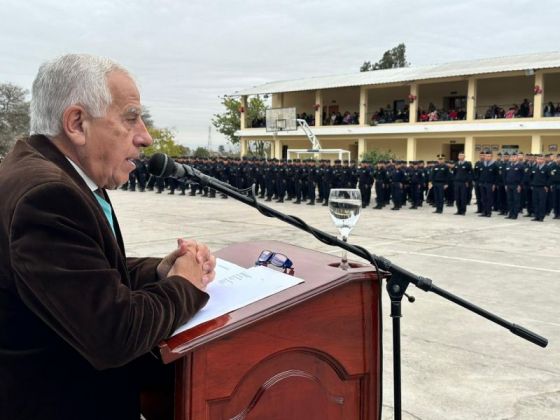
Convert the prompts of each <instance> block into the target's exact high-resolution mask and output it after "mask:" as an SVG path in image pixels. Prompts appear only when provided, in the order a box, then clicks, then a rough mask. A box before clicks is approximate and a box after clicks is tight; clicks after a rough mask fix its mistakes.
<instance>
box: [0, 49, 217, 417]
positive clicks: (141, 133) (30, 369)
mask: <svg viewBox="0 0 560 420" xmlns="http://www.w3.org/2000/svg"><path fill="white" fill-rule="evenodd" d="M151 143H152V139H151V137H150V135H149V134H148V131H147V130H146V127H145V125H144V123H143V121H142V118H141V103H140V94H139V92H138V89H137V88H136V84H135V82H134V81H133V79H132V77H131V75H130V74H129V73H128V72H127V70H126V69H124V68H123V67H121V66H120V65H118V64H116V63H114V62H112V61H110V60H108V59H105V58H99V57H94V56H89V55H75V54H71V55H65V56H63V57H60V58H58V59H55V60H53V61H50V62H47V63H45V64H43V65H42V66H41V67H40V69H39V72H38V74H37V77H36V79H35V81H34V83H33V90H32V100H31V136H30V137H29V138H28V139H26V140H19V141H18V142H17V143H16V144H15V146H14V148H13V150H12V151H11V152H10V154H9V155H8V156H7V157H6V158H5V159H4V161H3V162H2V165H1V166H0V197H1V199H0V418H1V419H3V420H11V419H18V420H23V419H41V420H47V419H53V420H54V419H57V420H61V419H62V420H64V419H96V420H101V419H113V418H115V419H134V420H138V419H139V418H140V403H139V400H140V398H139V396H140V389H141V387H142V386H143V382H149V381H150V379H151V377H150V376H151V375H152V374H153V375H154V376H157V373H154V372H156V371H157V368H156V369H154V362H157V361H156V360H155V359H154V358H153V356H152V355H151V354H149V353H150V350H151V349H153V348H154V347H155V346H156V345H157V344H158V342H160V341H161V340H163V339H165V338H166V337H168V336H169V335H170V334H171V333H172V332H173V330H174V329H175V328H176V327H177V326H178V325H180V324H182V323H184V322H186V321H187V320H188V319H189V318H190V317H192V315H193V314H195V313H196V312H197V311H198V310H199V309H200V308H202V307H203V306H204V305H205V304H206V302H207V300H208V295H207V294H206V293H205V291H204V290H205V287H206V285H207V284H208V283H209V282H210V281H212V280H213V278H214V275H215V273H214V268H215V264H216V260H215V257H214V256H213V255H212V254H211V253H210V252H209V250H208V248H207V247H206V246H204V245H201V244H198V243H196V242H195V241H193V240H182V239H180V240H179V241H178V247H177V248H176V249H175V250H173V251H172V252H171V253H170V254H169V255H168V256H167V257H165V258H163V259H156V258H126V256H125V250H124V245H123V240H122V237H121V233H120V229H119V225H118V222H117V218H116V216H115V213H114V210H113V208H112V206H111V204H110V201H109V197H108V196H107V194H106V193H105V189H115V188H117V187H118V186H119V185H121V184H123V183H124V182H125V181H126V180H127V179H128V175H129V172H130V171H132V170H133V169H134V163H133V159H136V158H138V155H139V154H140V150H141V148H142V147H145V146H148V145H150V144H151ZM156 366H159V367H161V368H162V369H163V366H162V365H156Z"/></svg>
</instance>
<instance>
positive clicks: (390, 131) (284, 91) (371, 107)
mask: <svg viewBox="0 0 560 420" xmlns="http://www.w3.org/2000/svg"><path fill="white" fill-rule="evenodd" d="M236 95H238V96H240V98H241V104H242V106H241V107H240V113H241V129H240V130H239V131H238V132H237V135H238V136H240V144H241V154H242V155H244V154H246V153H247V144H248V142H250V141H255V140H260V141H265V142H271V143H272V145H271V146H272V147H271V150H272V157H276V158H285V157H286V152H287V150H288V148H290V149H307V148H309V147H310V143H309V140H308V139H307V137H306V135H305V133H304V132H303V130H301V129H298V130H297V131H287V132H279V133H277V134H274V133H272V132H267V130H266V128H263V127H255V128H254V127H252V126H251V124H252V122H251V121H247V118H246V109H247V101H248V98H249V97H250V96H251V95H271V100H272V104H271V107H272V108H288V107H295V108H296V112H297V114H298V115H299V116H300V117H304V118H305V119H306V120H307V121H308V123H309V125H310V127H311V130H312V131H313V133H314V134H315V135H316V136H317V138H318V139H319V141H320V143H321V146H322V148H324V149H335V148H340V149H345V150H349V151H350V152H351V156H352V158H354V159H360V158H361V156H363V154H364V153H366V152H368V151H370V150H378V151H382V152H391V153H393V154H394V155H395V156H396V157H397V158H398V159H403V160H407V161H411V160H419V159H423V160H432V159H434V158H435V157H436V155H438V154H445V155H446V156H447V157H448V158H450V159H455V158H456V156H457V154H458V153H459V152H460V151H464V152H465V154H466V157H467V159H468V160H476V155H478V151H480V150H484V149H490V150H493V151H494V152H498V151H514V150H518V151H522V152H525V153H548V152H550V153H557V152H558V145H559V144H560V53H558V52H552V53H539V54H530V55H518V56H510V57H499V58H491V59H482V60H473V61H460V62H453V63H447V64H439V65H431V66H423V67H405V68H397V69H388V70H377V71H371V72H363V73H355V74H349V75H340V76H325V77H313V78H306V79H299V80H291V81H278V82H271V83H267V84H264V85H260V86H256V87H253V88H248V89H244V90H241V91H239V92H236ZM258 125H262V123H261V124H258Z"/></svg>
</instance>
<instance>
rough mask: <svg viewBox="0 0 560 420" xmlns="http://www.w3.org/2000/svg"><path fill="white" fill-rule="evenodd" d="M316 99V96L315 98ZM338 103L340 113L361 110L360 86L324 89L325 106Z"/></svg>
mask: <svg viewBox="0 0 560 420" xmlns="http://www.w3.org/2000/svg"><path fill="white" fill-rule="evenodd" d="M313 100H315V98H313ZM331 105H338V110H339V111H340V113H342V114H344V113H345V112H346V111H349V112H350V113H353V112H360V88H359V87H349V88H337V89H324V90H323V107H327V108H328V107H329V106H331Z"/></svg>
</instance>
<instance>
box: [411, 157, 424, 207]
mask: <svg viewBox="0 0 560 420" xmlns="http://www.w3.org/2000/svg"><path fill="white" fill-rule="evenodd" d="M410 164H411V168H410V169H409V171H408V177H407V178H408V182H409V184H410V201H411V206H410V207H409V208H410V209H412V210H416V209H417V208H418V207H421V206H422V197H423V195H424V186H425V184H426V172H425V171H424V169H423V168H422V166H421V164H422V162H421V161H418V160H416V161H412V162H410Z"/></svg>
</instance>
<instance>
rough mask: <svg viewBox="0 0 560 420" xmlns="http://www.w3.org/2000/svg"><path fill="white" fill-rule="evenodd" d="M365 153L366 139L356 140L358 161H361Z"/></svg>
mask: <svg viewBox="0 0 560 420" xmlns="http://www.w3.org/2000/svg"><path fill="white" fill-rule="evenodd" d="M365 153H366V139H363V138H359V139H358V160H361V159H363V158H364V154H365Z"/></svg>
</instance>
